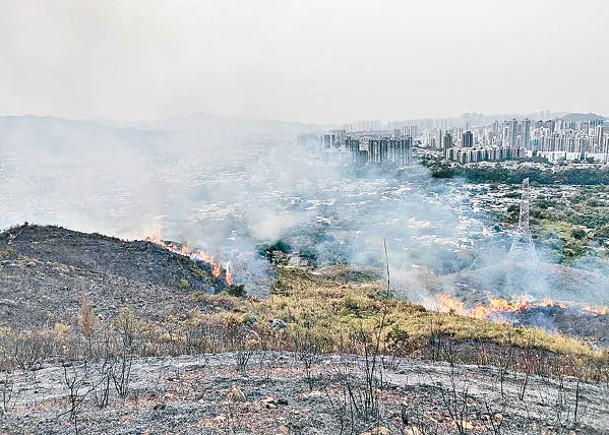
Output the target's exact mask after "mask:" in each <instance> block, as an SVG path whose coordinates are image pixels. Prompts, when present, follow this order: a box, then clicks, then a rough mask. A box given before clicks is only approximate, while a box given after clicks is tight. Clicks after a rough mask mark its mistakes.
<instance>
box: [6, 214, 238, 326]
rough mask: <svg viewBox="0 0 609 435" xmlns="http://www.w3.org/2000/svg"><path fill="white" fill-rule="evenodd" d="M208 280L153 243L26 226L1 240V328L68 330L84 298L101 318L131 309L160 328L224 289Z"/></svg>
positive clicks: (203, 269)
mask: <svg viewBox="0 0 609 435" xmlns="http://www.w3.org/2000/svg"><path fill="white" fill-rule="evenodd" d="M211 272H212V266H211V265H209V264H207V263H205V262H202V261H196V260H192V259H190V258H188V257H185V256H182V255H178V254H176V253H173V252H170V251H169V250H166V249H163V248H162V247H160V246H158V245H156V244H154V243H151V242H147V241H124V240H120V239H117V238H113V237H106V236H103V235H99V234H85V233H80V232H76V231H70V230H67V229H64V228H60V227H54V226H37V225H27V224H26V225H23V226H20V227H15V228H11V229H9V230H6V231H4V232H2V233H0V325H2V326H12V327H24V326H44V325H49V324H50V325H52V324H53V323H55V322H63V323H68V324H69V323H72V322H73V321H74V318H75V316H76V315H77V313H78V310H79V309H80V306H81V304H82V301H83V299H84V298H88V299H90V301H91V302H92V304H93V306H94V307H95V310H96V312H97V314H98V315H100V316H102V317H108V316H112V315H113V314H115V312H116V311H117V310H118V309H119V308H121V307H132V308H134V309H136V310H137V311H138V312H139V313H141V314H142V315H144V316H146V317H147V318H149V319H150V320H161V319H162V318H163V317H164V316H165V315H166V314H168V313H171V312H172V311H179V310H181V309H182V308H184V307H185V306H192V294H193V293H194V292H206V293H217V292H219V291H221V290H222V289H223V288H225V287H226V282H225V279H224V276H223V275H220V276H219V277H217V278H215V277H214V276H212V273H211Z"/></svg>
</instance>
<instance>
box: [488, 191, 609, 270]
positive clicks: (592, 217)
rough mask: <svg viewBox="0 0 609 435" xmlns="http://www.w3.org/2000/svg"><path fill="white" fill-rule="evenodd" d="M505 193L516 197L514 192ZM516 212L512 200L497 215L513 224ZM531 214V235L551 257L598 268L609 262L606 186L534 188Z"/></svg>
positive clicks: (515, 204) (608, 199)
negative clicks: (504, 209) (582, 262)
mask: <svg viewBox="0 0 609 435" xmlns="http://www.w3.org/2000/svg"><path fill="white" fill-rule="evenodd" d="M507 195H514V196H516V197H518V193H517V192H514V193H513V194H507ZM507 195H506V196H507ZM518 213H519V206H518V204H517V203H514V204H512V205H510V206H509V207H508V208H507V210H506V212H505V213H503V214H501V215H499V219H500V220H501V221H503V222H506V223H509V224H516V223H517V222H518ZM530 217H531V229H532V233H533V237H534V238H535V239H536V241H537V242H538V244H539V245H540V247H541V248H542V249H545V250H546V251H547V253H548V255H550V256H551V257H554V258H551V259H552V260H554V261H556V262H557V263H560V264H566V265H570V264H572V263H573V262H575V261H586V262H588V263H590V264H591V265H595V267H596V268H601V269H602V267H603V266H607V265H609V252H608V250H607V246H608V241H609V186H573V187H572V188H570V189H569V190H566V189H563V188H560V187H556V188H546V189H540V188H537V189H535V197H534V199H533V200H532V202H531V208H530Z"/></svg>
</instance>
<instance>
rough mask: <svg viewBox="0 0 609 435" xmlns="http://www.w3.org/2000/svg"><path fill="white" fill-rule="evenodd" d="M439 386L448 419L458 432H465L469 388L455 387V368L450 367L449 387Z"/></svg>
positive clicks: (466, 427)
mask: <svg viewBox="0 0 609 435" xmlns="http://www.w3.org/2000/svg"><path fill="white" fill-rule="evenodd" d="M439 388H440V396H441V398H442V403H443V405H444V409H446V411H447V412H448V415H449V416H450V419H451V420H452V422H453V423H454V424H455V426H456V428H457V431H458V432H459V433H460V434H464V433H466V431H467V429H468V426H469V422H468V421H467V415H468V412H469V403H468V401H469V398H470V396H469V388H468V387H465V388H464V389H459V388H458V387H457V381H456V375H455V369H454V367H453V366H451V368H450V388H449V389H448V391H446V390H445V389H444V388H442V386H439Z"/></svg>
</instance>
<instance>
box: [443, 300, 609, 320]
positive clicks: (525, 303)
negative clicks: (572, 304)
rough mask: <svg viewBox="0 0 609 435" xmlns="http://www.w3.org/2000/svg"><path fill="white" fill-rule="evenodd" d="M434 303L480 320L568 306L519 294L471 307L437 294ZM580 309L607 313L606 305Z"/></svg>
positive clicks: (586, 306)
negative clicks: (503, 314) (509, 299)
mask: <svg viewBox="0 0 609 435" xmlns="http://www.w3.org/2000/svg"><path fill="white" fill-rule="evenodd" d="M489 298H490V295H489ZM436 305H437V307H438V309H439V310H440V311H443V312H448V313H451V314H457V315H459V316H465V317H473V318H475V319H481V320H486V319H489V317H491V316H492V315H493V314H497V313H515V312H518V311H524V310H526V309H528V308H534V307H546V308H549V307H560V308H563V309H565V308H568V305H567V304H565V303H564V302H555V301H553V300H551V299H549V298H546V299H543V300H541V301H539V302H531V301H530V300H529V299H528V298H527V297H526V296H521V297H520V298H518V299H516V300H514V301H508V300H507V299H503V298H490V300H489V303H488V305H482V304H478V305H476V306H474V307H472V308H466V307H465V304H464V303H463V302H460V301H457V300H455V299H453V298H452V297H451V296H449V295H447V294H442V295H439V296H438V297H437V298H436ZM581 310H582V311H586V312H589V313H593V314H597V315H606V314H609V308H608V307H591V306H590V305H584V306H583V307H582V308H581Z"/></svg>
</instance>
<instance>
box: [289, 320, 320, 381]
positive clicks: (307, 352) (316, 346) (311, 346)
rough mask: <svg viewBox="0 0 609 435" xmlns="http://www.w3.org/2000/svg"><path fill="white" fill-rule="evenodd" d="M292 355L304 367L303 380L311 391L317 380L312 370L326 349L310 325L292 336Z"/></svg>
mask: <svg viewBox="0 0 609 435" xmlns="http://www.w3.org/2000/svg"><path fill="white" fill-rule="evenodd" d="M292 340H293V347H294V355H295V356H296V358H297V360H298V361H300V362H301V363H302V364H303V365H304V369H305V379H306V381H307V384H308V386H309V390H310V391H313V388H314V386H315V383H316V381H317V379H316V378H315V377H314V376H313V372H312V368H313V366H314V365H315V364H319V362H320V361H321V353H322V352H323V351H324V348H325V347H326V345H325V342H324V340H323V339H322V338H321V337H319V336H318V335H316V334H315V333H314V332H313V330H312V327H311V325H310V324H307V325H306V327H305V328H304V330H298V331H296V332H295V333H294V334H293V336H292Z"/></svg>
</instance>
